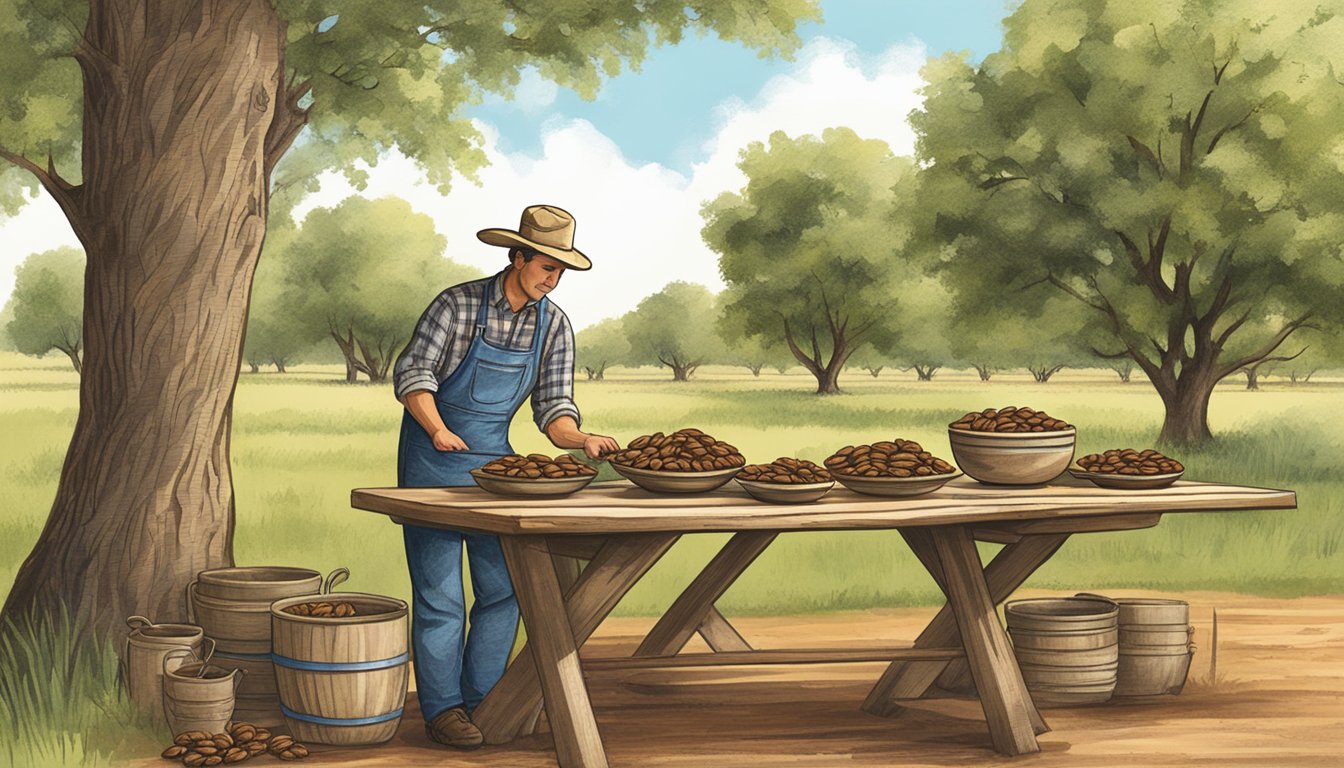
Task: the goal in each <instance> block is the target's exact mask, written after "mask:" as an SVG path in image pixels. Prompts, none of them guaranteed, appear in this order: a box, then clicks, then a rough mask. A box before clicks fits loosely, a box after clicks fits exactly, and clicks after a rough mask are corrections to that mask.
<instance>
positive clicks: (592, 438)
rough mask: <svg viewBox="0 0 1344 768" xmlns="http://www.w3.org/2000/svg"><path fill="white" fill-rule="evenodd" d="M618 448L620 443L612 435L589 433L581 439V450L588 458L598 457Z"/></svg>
mask: <svg viewBox="0 0 1344 768" xmlns="http://www.w3.org/2000/svg"><path fill="white" fill-rule="evenodd" d="M619 450H621V444H620V443H618V442H616V438H614V437H607V436H606V435H589V436H587V437H586V438H584V440H583V452H584V453H585V454H587V456H588V458H590V459H598V458H601V457H603V456H605V455H607V454H609V453H615V452H616V451H619Z"/></svg>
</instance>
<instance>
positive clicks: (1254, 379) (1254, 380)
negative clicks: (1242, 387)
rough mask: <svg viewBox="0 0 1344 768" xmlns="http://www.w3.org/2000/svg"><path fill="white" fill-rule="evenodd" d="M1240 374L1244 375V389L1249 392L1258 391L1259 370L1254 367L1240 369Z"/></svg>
mask: <svg viewBox="0 0 1344 768" xmlns="http://www.w3.org/2000/svg"><path fill="white" fill-rule="evenodd" d="M1241 372H1242V373H1244V374H1246V388H1247V389H1249V390H1251V391H1256V390H1258V389H1260V370H1259V369H1258V368H1256V367H1255V366H1247V367H1246V368H1242V369H1241Z"/></svg>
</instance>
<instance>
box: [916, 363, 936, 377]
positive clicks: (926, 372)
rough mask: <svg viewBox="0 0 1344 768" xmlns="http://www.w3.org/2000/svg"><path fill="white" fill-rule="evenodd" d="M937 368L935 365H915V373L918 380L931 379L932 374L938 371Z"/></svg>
mask: <svg viewBox="0 0 1344 768" xmlns="http://www.w3.org/2000/svg"><path fill="white" fill-rule="evenodd" d="M938 368H939V366H937V365H916V366H915V374H916V375H917V376H919V380H920V381H933V374H935V373H937V372H938Z"/></svg>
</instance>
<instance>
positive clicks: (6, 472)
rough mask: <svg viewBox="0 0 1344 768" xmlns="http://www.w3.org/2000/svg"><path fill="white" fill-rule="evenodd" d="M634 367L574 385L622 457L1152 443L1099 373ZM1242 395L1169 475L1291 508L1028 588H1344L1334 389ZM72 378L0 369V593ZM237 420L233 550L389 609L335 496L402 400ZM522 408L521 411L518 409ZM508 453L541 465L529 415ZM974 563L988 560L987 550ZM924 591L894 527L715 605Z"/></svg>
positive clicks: (288, 400)
mask: <svg viewBox="0 0 1344 768" xmlns="http://www.w3.org/2000/svg"><path fill="white" fill-rule="evenodd" d="M669 379H670V376H669V375H667V374H665V373H663V372H659V371H654V370H652V369H640V370H636V371H621V370H619V369H618V370H617V371H614V372H611V373H609V378H608V379H607V380H606V381H602V382H586V381H580V382H578V383H577V386H576V389H577V399H578V403H579V407H580V409H581V410H582V412H583V414H584V424H585V427H586V428H588V429H591V430H594V431H599V432H604V433H607V434H612V435H615V436H616V437H617V438H618V439H620V440H622V441H627V440H629V439H630V438H633V437H635V436H637V435H639V434H644V433H647V432H652V431H655V430H663V431H670V430H673V429H677V428H679V427H683V426H695V427H699V428H700V429H703V430H705V431H707V432H709V433H711V434H713V435H715V436H716V437H719V438H720V439H724V440H728V441H729V442H732V443H734V444H736V445H737V446H738V447H739V448H740V449H742V451H743V452H744V453H745V454H746V456H747V458H748V460H749V461H767V460H770V459H773V458H775V457H776V456H779V455H796V456H800V457H804V458H810V459H813V460H818V461H819V460H821V459H822V458H824V457H825V456H827V455H828V454H829V453H831V452H832V451H833V450H834V449H835V448H838V447H840V446H842V445H845V444H850V443H858V442H872V441H874V440H880V439H890V438H892V437H904V438H907V439H913V440H918V441H920V442H922V443H923V444H924V445H925V446H926V447H928V448H929V449H930V450H932V451H933V452H934V453H935V454H937V455H942V456H946V457H949V458H950V450H949V449H948V446H947V438H946V431H945V425H946V424H947V422H949V421H951V420H952V419H953V418H955V417H956V416H959V415H961V414H962V413H964V412H965V411H967V410H971V409H979V408H984V407H991V406H1002V405H1007V404H1017V405H1031V406H1033V407H1035V408H1040V409H1045V410H1046V411H1048V412H1050V413H1051V414H1052V415H1055V416H1058V417H1060V418H1064V419H1067V420H1069V421H1071V422H1073V423H1074V424H1077V425H1078V426H1079V445H1078V448H1079V451H1080V452H1091V451H1097V450H1102V449H1105V448H1111V447H1122V446H1132V447H1138V448H1141V447H1146V446H1149V445H1152V443H1153V438H1154V436H1155V435H1156V434H1157V431H1158V427H1159V425H1160V421H1161V405H1160V402H1159V400H1158V398H1157V396H1156V395H1155V394H1154V393H1153V391H1152V389H1151V387H1149V386H1148V385H1147V384H1146V383H1145V382H1142V381H1138V380H1136V381H1135V382H1134V383H1131V384H1120V383H1119V382H1118V381H1117V380H1116V378H1115V376H1114V375H1112V374H1109V373H1105V374H1104V375H1103V373H1099V372H1076V373H1074V372H1068V371H1066V372H1064V373H1062V374H1060V375H1058V376H1056V378H1055V379H1054V380H1052V381H1050V382H1049V383H1046V384H1037V383H1035V382H1033V381H1031V380H1030V377H1027V376H1025V375H1024V376H1010V375H999V376H996V377H995V378H994V380H992V381H990V382H988V383H982V382H980V381H978V380H977V379H976V378H975V377H974V376H973V375H970V374H956V373H953V374H941V373H940V374H939V376H938V377H936V378H935V380H934V381H933V382H917V381H914V380H913V379H914V377H913V375H912V374H902V373H899V372H884V373H883V375H882V376H881V377H880V378H877V379H874V378H872V377H871V376H869V375H868V374H866V373H863V372H856V373H852V374H849V375H847V376H845V377H843V378H842V382H841V383H842V386H843V387H844V388H845V389H846V393H844V394H841V395H836V396H829V397H818V396H816V395H815V394H812V389H813V380H812V379H811V377H810V376H808V375H806V374H805V373H803V372H802V371H801V370H800V371H798V372H796V373H790V374H788V375H779V374H775V373H767V374H762V376H761V377H760V378H753V377H751V375H750V374H749V373H748V372H746V371H745V369H728V368H708V369H702V371H701V372H699V373H697V375H696V378H695V380H692V381H691V382H687V383H681V384H677V383H673V382H671V381H670V380H669ZM1262 386H1263V389H1262V390H1261V391H1259V392H1248V391H1246V390H1245V389H1244V386H1243V384H1242V383H1241V382H1240V381H1239V380H1238V381H1229V382H1227V383H1226V384H1225V385H1223V386H1221V387H1219V389H1218V392H1217V393H1216V394H1215V396H1214V400H1213V405H1212V411H1211V421H1212V425H1213V429H1214V431H1215V433H1216V434H1217V435H1218V437H1219V439H1218V441H1217V443H1216V444H1214V445H1212V446H1209V447H1207V448H1204V449H1201V450H1199V451H1184V452H1181V453H1180V454H1179V456H1178V457H1179V458H1181V459H1183V460H1184V461H1185V463H1186V464H1187V466H1188V471H1187V477H1189V478H1192V479H1200V480H1213V481H1223V482H1235V483H1242V484H1250V485H1261V486H1272V487H1279V488H1291V489H1294V490H1296V491H1298V494H1299V504H1300V509H1298V510H1295V511H1290V512H1273V513H1254V512H1252V513H1234V514H1223V515H1172V516H1169V517H1168V518H1167V519H1166V520H1164V521H1163V523H1162V524H1161V525H1160V526H1158V527H1156V528H1154V529H1150V530H1146V531H1136V532H1128V533H1120V534H1111V535H1108V534H1097V535H1091V536H1081V537H1077V538H1075V539H1074V540H1071V541H1070V542H1069V543H1068V544H1066V545H1065V547H1064V549H1063V550H1062V551H1061V552H1060V553H1059V555H1057V556H1056V557H1055V558H1054V559H1053V560H1052V561H1051V562H1050V563H1049V564H1048V565H1047V566H1046V567H1045V568H1043V569H1042V570H1041V571H1040V572H1039V573H1038V574H1036V576H1034V577H1033V578H1032V580H1031V581H1030V582H1029V585H1030V586H1036V587H1050V588H1065V589H1075V588H1076V589H1090V590H1095V589H1103V588H1108V587H1121V586H1123V587H1140V588H1143V587H1151V588H1154V589H1158V588H1160V589H1171V590H1179V589H1218V590H1232V591H1241V592H1248V593H1256V594H1270V595H1284V596H1288V595H1304V594H1319V593H1331V592H1339V591H1341V589H1344V552H1341V543H1342V540H1344V468H1341V465H1340V463H1339V461H1338V456H1339V455H1340V449H1341V445H1342V444H1344V438H1341V437H1340V436H1339V435H1338V434H1337V433H1338V430H1336V429H1334V428H1333V427H1332V424H1331V420H1330V418H1328V415H1329V414H1337V413H1341V412H1344V384H1341V383H1339V382H1330V381H1326V382H1312V383H1311V384H1298V385H1296V386H1290V385H1289V384H1287V383H1286V382H1279V381H1277V380H1274V379H1271V380H1269V381H1267V382H1265V383H1264V384H1262ZM77 387H78V381H77V379H76V377H75V375H74V373H73V372H72V371H70V370H69V369H68V366H66V365H63V364H62V361H59V360H56V359H55V358H47V359H42V360H35V359H33V358H26V357H20V356H18V355H14V354H11V353H0V435H2V436H4V439H3V440H2V441H0V492H2V494H3V496H2V497H3V499H4V508H5V514H4V515H3V516H2V517H0V592H5V591H7V590H8V588H9V586H10V584H11V583H12V581H13V576H14V573H15V570H16V569H17V568H18V565H19V564H20V562H21V561H22V559H23V558H24V557H25V556H26V554H27V552H28V551H29V549H30V548H31V546H32V543H33V541H34V540H35V539H36V537H37V535H38V533H39V531H40V529H41V526H42V524H43V522H44V520H45V519H46V515H47V512H48V510H49V507H50V503H51V499H52V497H53V495H54V493H55V488H56V483H57V480H58V477H59V473H60V466H61V461H62V459H63V456H64V452H65V448H66V444H67V443H68V441H69V438H70V432H71V430H72V428H73V425H74V420H75V412H76V405H77V399H78V398H77ZM236 403H237V405H236V409H237V410H236V418H235V425H234V444H233V446H234V447H233V468H234V482H235V488H236V492H237V522H238V526H237V536H236V539H235V553H236V558H237V561H238V563H239V564H243V565H260V564H271V565H296V566H304V567H310V568H316V569H318V570H320V571H323V572H326V571H328V570H330V569H332V568H336V567H338V566H348V567H350V569H351V572H352V577H351V579H350V582H349V583H348V585H347V587H346V588H347V589H351V590H361V591H370V592H379V593H385V594H390V595H397V596H401V597H406V596H407V595H408V592H409V585H408V581H407V577H406V570H405V561H404V557H403V554H402V544H401V532H400V528H398V527H397V526H395V525H393V524H391V523H390V522H388V521H387V519H386V518H384V517H382V516H380V515H374V514H371V513H367V512H361V511H358V510H353V509H351V508H350V506H349V490H350V489H351V488H353V487H357V486H379V485H393V484H394V483H395V463H396V434H397V428H398V424H399V420H400V410H401V409H400V406H399V405H398V404H397V402H396V401H395V400H394V399H393V397H392V394H391V389H390V387H386V386H373V385H355V386H351V385H347V384H344V383H343V382H342V381H341V372H340V371H338V370H337V369H336V368H333V367H320V366H318V367H311V368H303V367H300V368H298V369H297V370H293V371H291V372H290V373H288V374H284V375H281V374H275V373H262V374H244V375H243V376H242V377H241V378H240V382H239V387H238V393H237V400H236ZM525 412H526V409H525ZM513 443H514V447H515V448H516V449H518V450H520V451H522V452H528V451H532V450H537V451H548V450H549V451H552V452H553V449H551V448H550V446H549V444H548V443H547V442H546V440H545V439H544V438H543V437H542V436H541V435H540V434H538V433H537V431H536V429H535V427H533V426H532V424H531V421H530V419H527V418H524V417H523V416H522V415H520V418H519V419H518V420H517V422H516V423H515V429H514V435H513ZM722 541H723V537H717V536H711V535H700V536H690V537H686V538H684V539H683V540H682V541H681V542H680V543H679V544H678V545H677V546H676V548H675V549H674V550H673V551H672V552H671V553H669V555H668V556H667V557H666V558H665V559H664V560H663V561H662V562H661V563H659V564H658V565H657V566H656V567H655V569H654V570H653V571H652V572H651V573H650V574H649V576H648V577H647V578H646V579H645V580H644V581H643V582H642V583H641V584H640V585H639V586H638V587H637V588H636V589H635V590H634V591H632V592H631V594H630V595H629V596H628V597H627V598H626V599H625V600H624V601H623V602H622V604H621V605H620V607H619V608H618V609H617V612H618V613H622V614H626V615H631V614H652V613H657V612H658V611H659V610H660V609H661V608H662V607H663V606H665V605H666V604H667V603H668V602H669V601H671V600H672V598H673V597H675V595H676V594H677V593H678V592H679V591H680V590H681V588H682V587H683V586H685V584H686V582H687V581H688V580H689V579H690V578H691V576H693V575H694V573H695V572H697V571H698V569H699V567H700V566H701V565H702V564H703V563H704V562H705V561H706V560H708V558H709V557H710V556H712V554H713V553H714V551H715V549H716V547H717V546H718V545H719V544H720V543H721V542H722ZM990 549H992V547H986V552H987V553H988V551H989V550H990ZM937 600H938V595H937V592H936V588H935V587H934V585H933V584H932V582H930V581H929V579H928V577H927V576H926V575H924V572H923V569H922V568H921V567H920V566H919V564H918V563H917V562H916V561H915V560H914V558H913V556H912V555H910V554H909V553H908V552H907V551H906V549H905V547H904V546H903V545H902V544H901V543H900V541H899V537H898V536H897V535H896V534H894V533H885V532H865V533H808V534H789V535H786V536H782V537H781V538H780V539H779V540H778V541H777V542H776V543H775V544H774V545H773V546H772V548H771V549H770V550H769V551H767V552H766V553H765V554H764V555H763V556H762V557H761V559H760V560H759V561H758V562H757V563H756V564H755V565H754V566H753V567H752V569H751V570H749V571H748V572H747V574H746V575H745V576H744V577H743V578H742V579H741V580H740V581H739V582H738V584H736V585H735V586H734V587H733V589H732V590H731V591H730V592H729V593H728V594H727V595H726V596H725V597H724V599H723V600H722V601H721V603H720V605H721V606H722V607H723V608H724V610H725V611H727V612H729V613H734V612H736V613H743V614H749V613H776V612H785V613H800V612H808V611H825V610H836V609H849V608H863V607H870V606H890V605H912V604H927V603H933V602H935V601H937Z"/></svg>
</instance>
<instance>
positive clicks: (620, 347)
mask: <svg viewBox="0 0 1344 768" xmlns="http://www.w3.org/2000/svg"><path fill="white" fill-rule="evenodd" d="M574 347H575V349H574V363H575V365H577V366H578V367H579V368H582V369H583V371H584V373H585V374H587V376H588V378H589V379H595V380H598V381H601V380H602V378H603V377H604V376H605V374H606V371H607V367H608V366H612V365H622V364H624V363H625V362H626V361H627V360H628V359H629V358H630V340H629V339H628V338H626V334H625V319H624V318H622V317H609V318H607V319H606V320H603V321H601V322H599V323H596V324H594V325H591V326H589V327H587V328H584V329H583V330H582V331H579V332H578V334H576V335H575V337H574Z"/></svg>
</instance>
